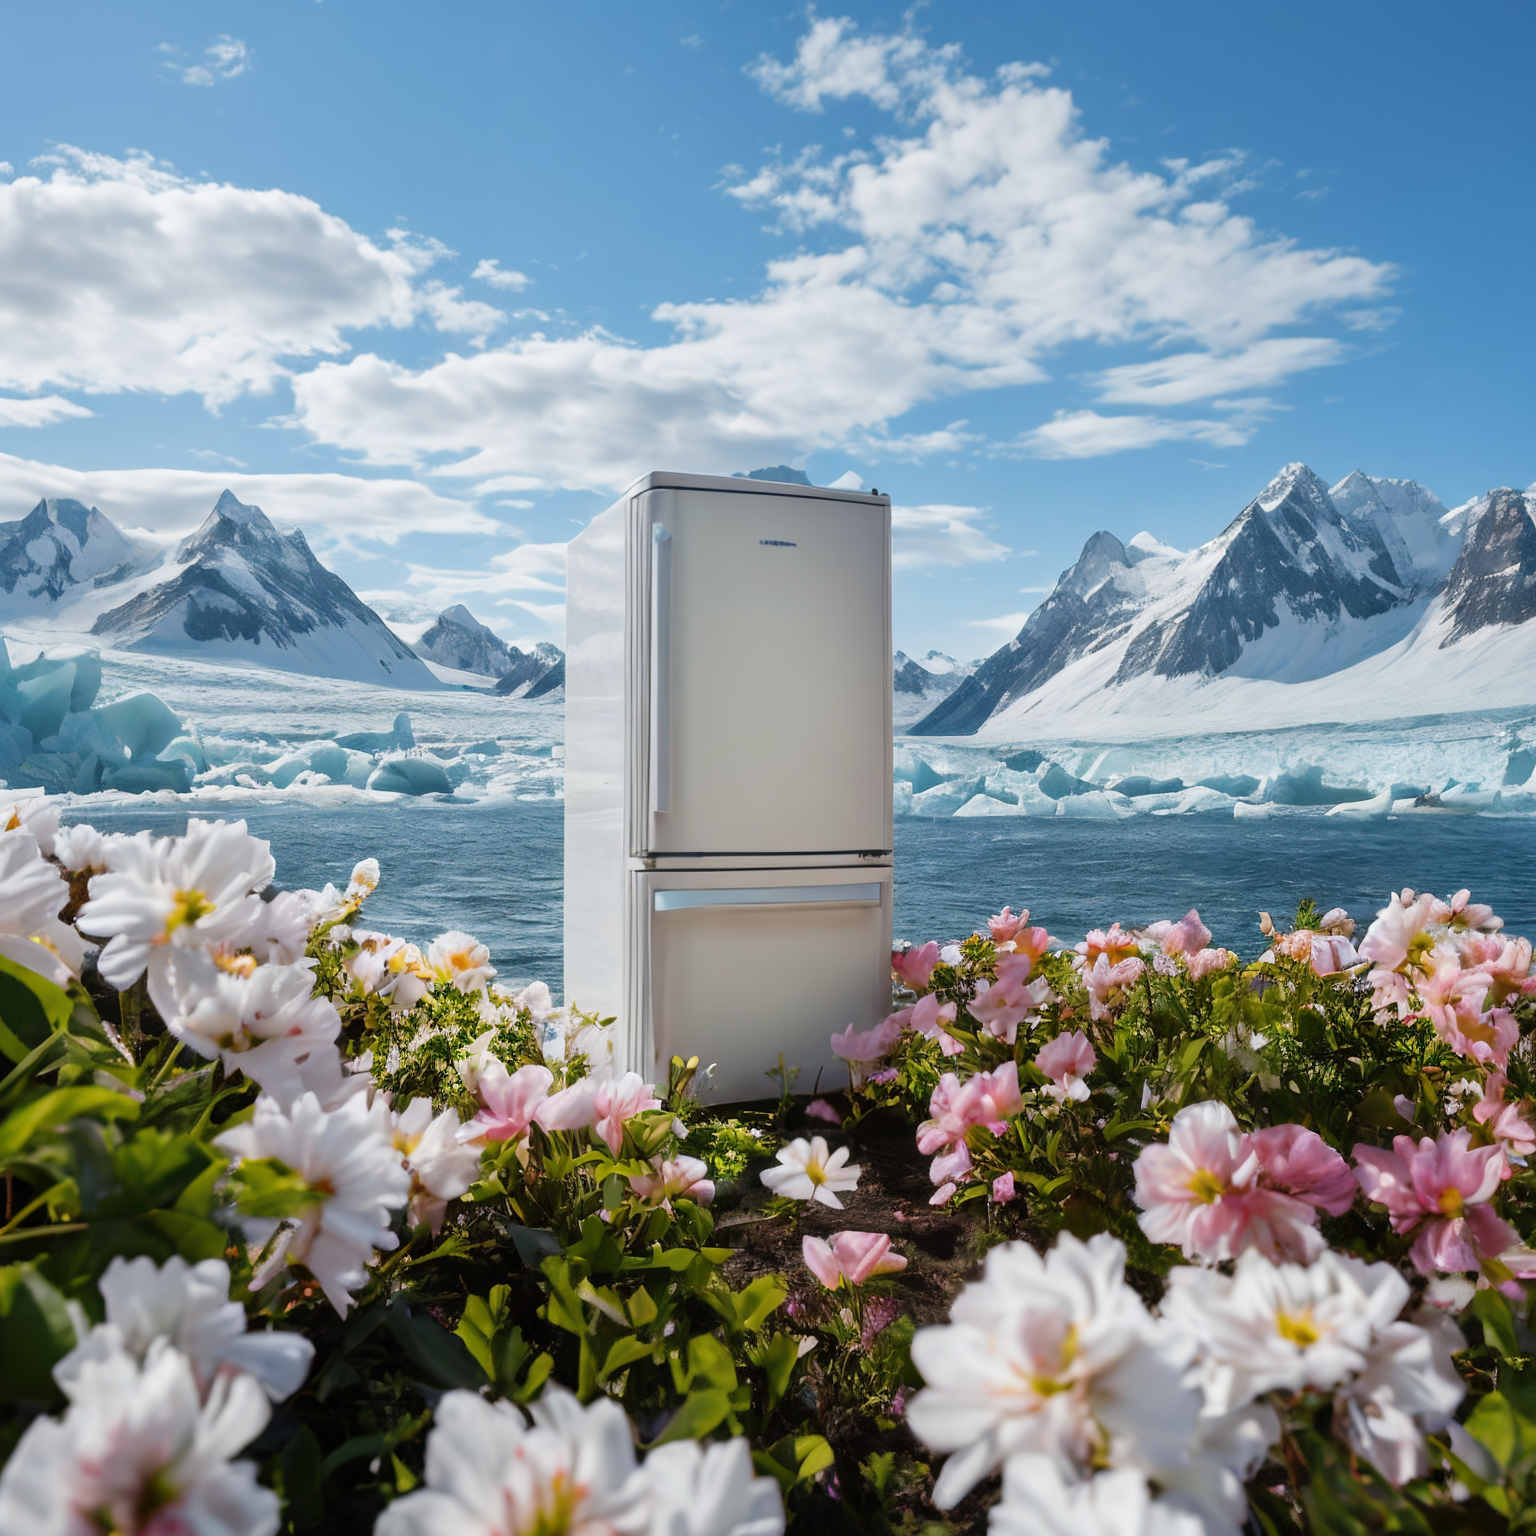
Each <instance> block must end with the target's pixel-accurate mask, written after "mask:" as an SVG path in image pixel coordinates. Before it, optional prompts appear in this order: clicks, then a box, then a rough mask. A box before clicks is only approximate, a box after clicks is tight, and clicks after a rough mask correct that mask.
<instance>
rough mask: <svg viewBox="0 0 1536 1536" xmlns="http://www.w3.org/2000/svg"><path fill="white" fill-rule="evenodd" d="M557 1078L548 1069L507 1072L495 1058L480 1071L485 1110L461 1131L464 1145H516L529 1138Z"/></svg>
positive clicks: (478, 1089) (479, 1089)
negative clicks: (526, 1136) (517, 1141)
mask: <svg viewBox="0 0 1536 1536" xmlns="http://www.w3.org/2000/svg"><path fill="white" fill-rule="evenodd" d="M554 1080H555V1079H554V1075H553V1074H552V1073H551V1072H550V1070H549V1068H548V1067H537V1066H534V1067H519V1068H518V1069H517V1071H516V1072H512V1073H510V1074H509V1073H508V1071H507V1069H506V1068H505V1067H504V1066H503V1065H502V1064H501V1062H499V1061H497V1060H496V1058H495V1057H494V1056H493V1057H491V1058H490V1059H489V1060H488V1061H487V1062H486V1063H485V1065H484V1066H483V1067H482V1068H481V1069H480V1072H479V1076H478V1078H477V1080H476V1084H475V1093H476V1095H477V1097H478V1098H479V1100H480V1103H481V1105H482V1108H481V1110H480V1113H479V1114H478V1115H476V1116H475V1118H474V1119H473V1120H471V1121H470V1122H469V1123H468V1124H467V1125H463V1126H460V1127H459V1137H458V1139H459V1140H460V1141H482V1140H483V1141H516V1140H517V1139H518V1138H519V1137H520V1136H524V1135H526V1134H527V1131H528V1127H529V1126H530V1125H532V1124H533V1121H534V1119H535V1117H536V1116H537V1115H538V1112H539V1109H540V1108H541V1107H542V1106H543V1105H544V1104H545V1103H546V1102H547V1100H548V1096H549V1085H550V1084H551V1083H552V1082H554Z"/></svg>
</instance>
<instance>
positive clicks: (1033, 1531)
mask: <svg viewBox="0 0 1536 1536" xmlns="http://www.w3.org/2000/svg"><path fill="white" fill-rule="evenodd" d="M987 1529H988V1530H989V1531H990V1532H992V1533H994V1536H1206V1527H1205V1523H1204V1522H1203V1521H1202V1520H1201V1519H1200V1518H1199V1516H1198V1515H1195V1514H1192V1513H1190V1512H1189V1511H1187V1510H1182V1509H1175V1508H1174V1507H1172V1506H1171V1505H1169V1504H1166V1503H1164V1502H1163V1501H1162V1500H1161V1499H1154V1498H1153V1497H1152V1495H1151V1493H1150V1492H1149V1491H1148V1489H1147V1480H1146V1477H1145V1476H1144V1475H1143V1474H1142V1473H1140V1472H1133V1471H1129V1470H1127V1471H1121V1472H1100V1473H1099V1474H1098V1476H1097V1477H1093V1478H1090V1479H1089V1480H1088V1481H1087V1482H1078V1481H1076V1480H1075V1479H1074V1480H1068V1479H1067V1478H1065V1477H1063V1475H1062V1472H1061V1468H1060V1467H1059V1466H1058V1465H1057V1464H1056V1463H1055V1462H1054V1461H1052V1460H1051V1458H1050V1457H1049V1456H1023V1455H1021V1456H1014V1457H1012V1458H1010V1460H1009V1461H1008V1464H1007V1465H1006V1466H1005V1467H1004V1468H1003V1497H1002V1502H1001V1503H999V1504H995V1505H994V1506H993V1508H992V1513H991V1516H990V1518H989V1520H988V1524H987Z"/></svg>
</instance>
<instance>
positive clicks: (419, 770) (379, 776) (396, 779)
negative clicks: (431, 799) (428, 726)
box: [368, 757, 453, 795]
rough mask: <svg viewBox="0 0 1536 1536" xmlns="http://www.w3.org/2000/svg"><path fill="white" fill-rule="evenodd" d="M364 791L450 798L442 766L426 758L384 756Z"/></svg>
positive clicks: (449, 790) (370, 775)
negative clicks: (446, 796) (366, 789)
mask: <svg viewBox="0 0 1536 1536" xmlns="http://www.w3.org/2000/svg"><path fill="white" fill-rule="evenodd" d="M368 788H369V789H378V790H384V791H387V792H388V793H390V794H396V795H451V794H452V793H453V785H452V784H451V783H450V782H449V780H448V775H447V773H446V772H445V770H444V768H443V765H442V764H441V763H440V762H438V761H437V760H436V759H435V758H430V757H387V758H385V759H384V761H383V762H382V763H380V764H379V766H378V767H377V768H375V769H374V770H373V772H372V773H371V774H369V776H368Z"/></svg>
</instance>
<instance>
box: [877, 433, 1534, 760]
mask: <svg viewBox="0 0 1536 1536" xmlns="http://www.w3.org/2000/svg"><path fill="white" fill-rule="evenodd" d="M1532 499H1533V498H1531V497H1530V496H1529V495H1528V493H1523V492H1520V491H1514V490H1510V489H1508V488H1501V489H1499V490H1496V491H1493V492H1490V493H1488V495H1487V496H1485V497H1482V498H1478V499H1477V500H1476V501H1475V502H1474V503H1468V504H1466V505H1465V506H1463V507H1459V508H1456V509H1455V510H1454V511H1449V512H1448V511H1446V509H1445V508H1444V505H1443V504H1442V503H1441V502H1440V501H1439V499H1438V498H1437V497H1435V496H1434V494H1433V492H1430V491H1428V490H1427V489H1426V488H1425V487H1423V486H1421V485H1418V484H1417V482H1414V481H1406V480H1388V479H1379V480H1373V479H1372V478H1371V477H1370V476H1367V475H1365V474H1364V473H1363V472H1361V471H1358V470H1357V471H1354V472H1352V473H1351V474H1350V475H1347V476H1346V477H1345V478H1344V479H1343V480H1341V481H1340V482H1339V483H1338V484H1337V485H1336V486H1333V487H1331V488H1330V487H1329V486H1327V485H1325V484H1324V482H1323V481H1322V480H1321V479H1320V478H1319V477H1318V476H1317V475H1316V474H1314V473H1313V472H1312V470H1310V469H1309V468H1308V467H1307V466H1306V465H1305V464H1301V463H1292V464H1287V465H1285V466H1284V467H1283V468H1282V469H1281V471H1280V472H1279V473H1278V474H1277V475H1276V476H1275V477H1274V478H1273V479H1272V480H1271V481H1270V482H1269V484H1268V485H1266V486H1265V487H1264V489H1263V490H1262V491H1260V493H1259V494H1258V495H1257V496H1255V497H1254V498H1253V499H1252V500H1251V501H1250V502H1248V504H1247V505H1246V506H1245V507H1243V509H1242V510H1241V511H1240V512H1239V513H1238V514H1237V516H1236V517H1234V518H1233V519H1232V520H1231V521H1230V522H1229V523H1228V524H1227V526H1226V527H1225V528H1224V529H1222V531H1221V532H1220V533H1219V534H1217V536H1216V537H1215V538H1213V539H1211V540H1208V541H1207V542H1206V543H1205V544H1202V545H1200V546H1198V547H1196V548H1195V549H1193V550H1190V551H1187V552H1183V551H1178V550H1173V549H1171V548H1169V547H1168V546H1165V545H1160V544H1158V543H1157V541H1156V540H1154V539H1152V538H1151V537H1150V536H1149V535H1137V537H1136V538H1135V539H1133V540H1131V541H1130V543H1129V544H1125V543H1122V542H1121V541H1120V539H1119V538H1118V537H1117V536H1115V535H1114V534H1112V533H1110V532H1108V531H1107V530H1099V531H1098V532H1095V533H1094V534H1093V535H1091V536H1090V538H1089V539H1088V540H1087V542H1086V543H1085V544H1084V546H1083V552H1082V554H1081V555H1080V556H1079V557H1078V559H1077V561H1075V562H1074V563H1073V565H1071V566H1070V567H1068V569H1067V570H1066V571H1064V572H1063V573H1062V575H1061V577H1060V578H1059V579H1058V581H1057V583H1056V585H1055V586H1054V587H1053V588H1052V590H1051V592H1050V593H1049V594H1048V595H1047V596H1046V598H1045V600H1044V601H1043V602H1042V603H1041V604H1040V605H1039V606H1038V607H1037V608H1036V609H1035V610H1034V611H1033V612H1032V613H1031V614H1030V615H1029V617H1028V618H1027V619H1026V620H1025V622H1024V625H1023V627H1022V628H1021V629H1020V631H1019V633H1018V634H1017V635H1016V636H1015V637H1014V638H1013V639H1012V640H1010V641H1008V642H1007V643H1006V644H1005V645H1003V646H1002V647H1000V648H999V649H998V650H997V651H995V652H993V653H992V655H991V656H989V657H987V658H986V659H985V660H984V661H983V662H982V664H981V665H980V666H979V667H978V668H977V669H976V671H975V673H974V674H973V675H972V676H971V677H969V678H967V679H966V680H965V681H964V682H962V683H961V684H960V686H959V687H957V688H956V689H955V690H954V692H953V693H952V694H950V695H949V697H947V698H946V699H944V700H942V701H941V702H940V703H939V704H938V705H937V706H936V707H935V708H934V709H933V710H931V711H930V712H929V713H928V714H927V715H925V716H924V717H923V718H922V719H920V720H917V721H915V722H914V723H913V724H911V725H910V726H909V727H908V729H907V734H910V735H914V736H965V735H973V734H976V733H977V732H983V731H984V732H986V733H987V734H995V733H998V732H1002V731H1004V729H1005V722H1010V721H1011V722H1014V723H1016V724H1017V725H1018V726H1020V727H1021V728H1022V727H1023V726H1024V725H1025V724H1026V722H1028V723H1030V724H1032V725H1033V724H1035V723H1036V722H1038V726H1039V727H1043V726H1044V725H1045V723H1046V721H1049V722H1050V723H1051V724H1050V728H1051V729H1057V728H1059V729H1060V730H1062V731H1063V732H1064V733H1070V732H1071V731H1072V730H1073V729H1074V728H1075V727H1076V723H1077V721H1078V720H1086V719H1089V718H1093V719H1101V718H1102V719H1107V718H1108V717H1110V716H1119V717H1122V718H1124V719H1126V720H1129V719H1130V718H1131V717H1134V716H1136V715H1138V714H1141V713H1145V712H1146V711H1143V710H1142V709H1141V708H1140V706H1139V702H1138V701H1139V696H1141V695H1145V696H1147V697H1148V698H1150V697H1151V696H1152V695H1153V694H1155V695H1157V696H1158V697H1159V698H1160V699H1163V700H1165V701H1166V703H1165V705H1164V706H1162V707H1165V708H1171V709H1173V710H1174V711H1175V714H1176V715H1177V714H1178V712H1180V711H1182V712H1183V714H1184V715H1188V716H1190V717H1191V718H1193V717H1195V716H1199V717H1201V718H1202V719H1203V718H1204V717H1205V716H1206V715H1207V714H1208V713H1209V712H1210V710H1212V709H1214V708H1215V707H1216V705H1217V701H1218V699H1228V698H1231V699H1235V698H1236V697H1237V695H1238V694H1239V693H1241V692H1242V691H1243V688H1242V687H1241V686H1240V685H1245V684H1253V685H1255V686H1257V685H1260V684H1264V685H1271V686H1270V689H1269V694H1267V695H1266V697H1267V698H1268V702H1269V704H1271V705H1273V704H1275V703H1276V702H1277V700H1276V697H1273V696H1271V695H1273V689H1274V688H1277V687H1278V688H1282V689H1291V690H1293V693H1294V690H1296V689H1297V687H1298V686H1302V685H1305V686H1312V687H1313V688H1314V691H1315V692H1316V691H1318V690H1319V689H1320V685H1322V684H1323V683H1325V682H1326V681H1327V680H1328V679H1330V678H1341V677H1344V676H1346V675H1347V674H1349V673H1350V672H1351V669H1354V668H1358V667H1366V668H1367V672H1370V675H1371V676H1372V677H1373V678H1375V679H1376V684H1375V685H1376V686H1379V685H1380V684H1381V682H1383V681H1386V682H1388V683H1389V685H1390V687H1401V688H1404V689H1406V687H1407V680H1406V679H1401V678H1399V679H1397V680H1396V681H1395V682H1394V681H1393V680H1392V679H1391V678H1390V677H1389V676H1388V674H1387V673H1386V672H1385V671H1382V669H1381V667H1378V668H1377V669H1376V671H1375V672H1371V669H1370V667H1369V666H1368V664H1369V663H1371V662H1372V661H1373V660H1374V659H1380V660H1381V663H1382V667H1384V666H1385V664H1386V660H1387V659H1389V657H1390V654H1391V653H1392V652H1393V650H1394V648H1401V647H1406V648H1407V650H1408V651H1412V652H1413V653H1414V655H1415V657H1416V658H1421V656H1422V654H1423V653H1427V652H1428V651H1433V650H1447V649H1451V650H1455V649H1456V648H1457V647H1461V648H1462V649H1461V650H1460V651H1457V652H1456V654H1455V656H1454V658H1448V659H1447V660H1446V661H1445V662H1444V663H1433V662H1431V663H1429V665H1430V667H1431V669H1432V670H1433V671H1435V673H1436V675H1437V677H1438V679H1439V683H1444V684H1445V687H1444V688H1442V689H1441V691H1442V692H1443V693H1445V694H1446V695H1447V696H1448V697H1449V696H1453V695H1454V691H1455V690H1454V688H1453V687H1452V686H1451V684H1450V681H1449V680H1450V677H1451V674H1452V673H1454V674H1455V675H1456V676H1457V677H1461V676H1463V675H1464V674H1466V673H1467V671H1468V669H1467V667H1466V666H1465V663H1466V662H1467V660H1468V658H1469V654H1470V653H1469V652H1468V651H1467V649H1466V647H1467V645H1468V643H1470V644H1471V647H1472V649H1474V650H1475V649H1477V648H1478V647H1479V646H1483V645H1485V644H1491V643H1492V641H1491V640H1490V639H1489V638H1488V636H1487V635H1486V633H1485V632H1486V631H1489V630H1490V629H1492V628H1503V629H1508V628H1509V627H1510V626H1511V625H1513V626H1517V627H1518V626H1520V625H1524V624H1525V623H1526V622H1527V620H1528V619H1530V618H1532V617H1536V522H1533V520H1532V505H1531V502H1532ZM1476 637H1482V638H1476ZM1507 638H1508V637H1507V636H1506V637H1502V638H1500V640H1499V644H1498V649H1499V651H1500V653H1501V654H1504V653H1507V652H1509V646H1508V645H1507V644H1506V643H1505V640H1506V639H1507ZM1517 640H1518V643H1517V644H1516V651H1518V652H1519V653H1520V654H1524V651H1523V649H1522V647H1528V648H1529V649H1530V651H1531V654H1532V658H1533V660H1536V625H1533V626H1531V629H1530V632H1529V634H1525V633H1524V632H1523V631H1522V632H1521V633H1520V635H1519V636H1517ZM1406 653H1407V652H1406V651H1405V652H1404V654H1406ZM1415 664H1416V665H1418V666H1420V667H1423V666H1424V665H1425V663H1424V662H1423V660H1422V659H1418V660H1416V663H1415ZM1378 672H1379V673H1380V676H1379V677H1377V673H1378ZM1361 675H1362V677H1363V676H1364V675H1365V674H1361ZM1069 676H1070V678H1071V679H1072V680H1073V682H1075V684H1076V686H1077V690H1078V691H1077V693H1076V695H1074V694H1072V693H1071V692H1070V690H1069V685H1068V678H1069ZM1439 683H1437V685H1436V686H1439ZM1305 686H1303V692H1304V691H1305ZM1390 687H1389V691H1390ZM1259 691H1260V692H1264V691H1265V690H1264V689H1263V688H1260V689H1259ZM1321 691H1322V692H1326V691H1327V690H1326V689H1322V690H1321ZM1248 692H1249V693H1252V692H1253V689H1252V688H1249V689H1248ZM1404 703H1405V707H1407V706H1408V705H1411V703H1412V697H1411V695H1410V694H1408V693H1406V692H1405V694H1404ZM1286 707H1287V708H1289V709H1293V710H1294V709H1299V708H1301V707H1302V705H1301V696H1300V695H1299V694H1298V695H1296V696H1295V697H1292V698H1291V699H1289V700H1288V701H1287V703H1286ZM1328 707H1329V708H1337V705H1333V704H1330V705H1329V706H1328ZM1202 728H1205V729H1209V728H1210V727H1209V725H1205V726H1203V727H1202ZM1234 728H1238V727H1236V726H1234Z"/></svg>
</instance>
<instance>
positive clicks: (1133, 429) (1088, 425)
mask: <svg viewBox="0 0 1536 1536" xmlns="http://www.w3.org/2000/svg"><path fill="white" fill-rule="evenodd" d="M1253 430H1254V429H1253V423H1252V418H1249V419H1247V420H1240V421H1187V420H1172V419H1169V418H1168V417H1165V416H1100V415H1099V413H1098V412H1097V411H1057V413H1056V415H1055V416H1054V417H1053V418H1052V419H1051V420H1050V421H1048V422H1046V424H1045V425H1044V426H1043V427H1036V428H1035V430H1034V431H1033V432H1030V433H1027V434H1026V435H1025V436H1024V437H1023V439H1022V440H1021V443H1020V446H1021V447H1022V448H1023V450H1024V452H1025V453H1027V454H1028V455H1029V456H1030V457H1032V458H1037V459H1096V458H1102V457H1103V456H1105V455H1106V454H1111V453H1124V452H1125V451H1126V450H1127V449H1130V448H1152V447H1155V446H1156V445H1157V444H1158V443H1173V442H1199V443H1213V444H1215V446H1216V447H1218V448H1235V447H1237V446H1238V445H1239V444H1242V443H1246V442H1247V441H1248V439H1249V438H1250V437H1252V436H1253Z"/></svg>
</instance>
